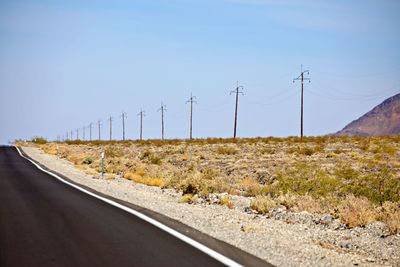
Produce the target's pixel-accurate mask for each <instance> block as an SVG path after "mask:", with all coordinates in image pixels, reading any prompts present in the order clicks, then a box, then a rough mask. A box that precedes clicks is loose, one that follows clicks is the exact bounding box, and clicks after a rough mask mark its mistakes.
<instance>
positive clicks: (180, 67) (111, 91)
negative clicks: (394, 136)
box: [0, 0, 400, 143]
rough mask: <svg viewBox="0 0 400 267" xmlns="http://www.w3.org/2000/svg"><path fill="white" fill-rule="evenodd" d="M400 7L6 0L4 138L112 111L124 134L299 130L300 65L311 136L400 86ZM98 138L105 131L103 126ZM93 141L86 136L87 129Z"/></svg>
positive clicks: (55, 130) (0, 84)
mask: <svg viewBox="0 0 400 267" xmlns="http://www.w3.org/2000/svg"><path fill="white" fill-rule="evenodd" d="M399 14H400V1H398V0H393V1H385V0H375V1H368V0H366V1H364V0H363V1H361V0H360V1H345V0H343V1H340V0H338V1H311V0H310V1H297V0H296V1H295V0H293V1H291V0H286V1H272V0H225V1H224V0H197V1H196V0H169V1H164V0H154V1H151V0H138V1H73V0H68V1H18V0H12V1H6V0H2V1H0V99H1V102H0V143H6V142H8V141H9V140H14V139H17V138H23V139H28V138H31V137H33V136H36V135H38V136H44V137H46V138H50V139H53V138H56V137H57V135H64V136H65V133H66V131H67V130H68V131H71V130H74V137H75V130H76V129H77V128H82V127H84V126H88V125H89V123H90V122H96V121H97V120H98V119H101V120H102V122H103V126H102V137H104V138H105V137H107V136H108V133H106V130H107V129H108V124H107V121H106V118H107V117H108V116H110V115H112V116H113V117H114V120H115V123H114V129H113V130H114V137H115V138H121V136H122V129H121V125H122V122H121V118H120V114H121V113H122V111H125V112H127V113H128V120H127V122H126V124H127V137H128V138H138V135H139V129H138V128H139V118H138V117H137V115H136V114H137V113H138V112H139V111H140V108H143V109H144V110H145V111H146V117H145V119H144V137H145V138H159V137H160V113H159V112H157V109H158V108H159V106H160V104H161V102H163V103H165V104H166V105H167V109H168V111H167V113H166V117H165V131H166V137H167V138H175V137H179V138H186V137H187V136H188V127H189V125H188V122H189V119H188V115H189V106H188V104H185V101H186V100H187V99H188V98H189V97H190V93H191V92H193V95H195V96H197V100H198V104H197V105H195V107H194V136H195V137H229V136H231V135H232V128H233V115H234V113H233V112H234V96H233V95H229V92H230V90H233V89H234V87H235V85H236V81H239V83H240V84H241V85H243V86H244V93H245V94H244V96H241V97H240V99H239V122H238V135H239V136H240V137H249V136H289V135H298V134H299V127H300V115H299V113H300V84H299V83H295V84H293V82H292V79H293V78H296V77H297V76H298V75H299V73H300V65H301V64H303V66H304V68H306V69H309V70H310V78H311V83H310V84H308V83H307V84H306V85H305V134H306V135H322V134H327V133H331V132H335V131H337V130H339V129H341V128H342V127H343V126H344V125H345V124H347V123H349V122H350V121H351V120H353V119H356V118H357V117H358V116H360V115H362V114H363V113H365V112H367V111H368V110H370V109H371V108H372V107H373V106H375V105H377V104H379V103H380V102H382V101H383V100H384V99H386V98H387V97H389V96H391V95H394V94H396V93H399V92H400V75H399V74H400V30H399V29H400V16H399ZM96 135H97V133H96ZM86 136H88V130H86Z"/></svg>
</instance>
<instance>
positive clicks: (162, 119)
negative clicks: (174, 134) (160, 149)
mask: <svg viewBox="0 0 400 267" xmlns="http://www.w3.org/2000/svg"><path fill="white" fill-rule="evenodd" d="M157 111H161V140H164V111H167V106H166V105H164V104H163V103H161V107H160V108H159V109H158V110H157Z"/></svg>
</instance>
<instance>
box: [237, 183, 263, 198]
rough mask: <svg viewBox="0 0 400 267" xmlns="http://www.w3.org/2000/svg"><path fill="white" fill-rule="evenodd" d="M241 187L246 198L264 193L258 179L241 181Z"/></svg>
mask: <svg viewBox="0 0 400 267" xmlns="http://www.w3.org/2000/svg"><path fill="white" fill-rule="evenodd" d="M239 186H240V189H242V190H243V191H244V192H245V195H246V196H250V197H251V196H256V195H259V194H261V192H262V186H261V184H260V183H259V182H258V181H257V180H256V179H252V178H245V179H243V180H242V181H240V184H239Z"/></svg>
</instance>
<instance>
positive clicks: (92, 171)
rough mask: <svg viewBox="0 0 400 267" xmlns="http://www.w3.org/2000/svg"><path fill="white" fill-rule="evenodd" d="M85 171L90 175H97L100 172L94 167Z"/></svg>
mask: <svg viewBox="0 0 400 267" xmlns="http://www.w3.org/2000/svg"><path fill="white" fill-rule="evenodd" d="M85 172H86V174H89V175H96V174H98V172H97V171H96V170H93V169H87V170H86V171H85Z"/></svg>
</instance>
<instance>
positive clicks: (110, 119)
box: [108, 116, 112, 141]
mask: <svg viewBox="0 0 400 267" xmlns="http://www.w3.org/2000/svg"><path fill="white" fill-rule="evenodd" d="M108 121H109V123H110V141H111V140H112V117H111V116H110V118H108Z"/></svg>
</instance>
